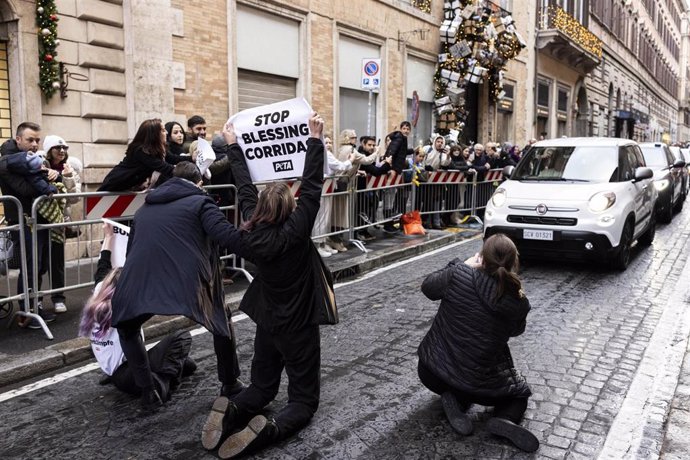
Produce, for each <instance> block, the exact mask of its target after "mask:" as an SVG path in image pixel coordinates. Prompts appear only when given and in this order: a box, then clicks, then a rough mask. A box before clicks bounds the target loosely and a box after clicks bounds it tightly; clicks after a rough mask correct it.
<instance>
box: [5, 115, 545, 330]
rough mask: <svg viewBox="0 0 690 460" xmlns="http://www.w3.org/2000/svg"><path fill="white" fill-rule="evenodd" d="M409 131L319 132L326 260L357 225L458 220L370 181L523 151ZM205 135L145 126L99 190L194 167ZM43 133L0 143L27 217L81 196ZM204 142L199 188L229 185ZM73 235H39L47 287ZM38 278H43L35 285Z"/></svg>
mask: <svg viewBox="0 0 690 460" xmlns="http://www.w3.org/2000/svg"><path fill="white" fill-rule="evenodd" d="M411 128H412V127H411V125H410V123H409V122H407V121H404V122H402V123H401V124H400V126H399V127H398V128H397V129H396V130H394V131H393V132H392V133H390V134H389V135H387V136H386V137H385V141H384V144H383V145H379V144H378V142H377V140H376V138H375V137H373V136H361V137H358V136H357V133H356V132H355V131H354V130H353V129H345V130H343V131H342V132H341V133H340V136H339V137H338V138H337V139H334V138H333V137H332V136H330V135H326V136H325V138H324V141H325V145H326V151H327V155H328V161H327V169H328V175H330V176H336V179H335V187H334V188H333V190H334V192H335V195H326V196H324V197H322V203H321V210H320V212H319V215H318V217H317V219H316V223H315V225H314V229H313V233H312V234H313V237H314V240H315V242H316V243H317V247H318V250H319V254H321V256H322V257H329V256H330V255H332V254H335V253H337V252H343V251H347V250H348V243H349V242H350V241H349V239H348V236H349V229H350V227H353V226H354V227H355V228H357V231H356V233H355V237H356V239H358V240H360V241H363V242H366V241H370V240H372V239H374V238H376V237H377V236H378V235H380V233H378V232H376V231H374V228H373V226H374V224H377V223H379V224H381V225H380V227H382V230H383V231H384V232H387V233H396V232H399V231H400V226H399V225H398V224H397V223H396V220H397V219H398V218H399V216H400V215H401V214H402V213H404V212H405V211H406V210H408V209H410V207H411V208H416V209H419V210H421V211H422V214H423V216H424V217H425V220H424V222H423V223H424V225H425V226H426V227H427V228H434V229H439V228H444V226H450V225H455V224H457V223H459V221H460V219H461V216H460V214H459V213H458V212H453V210H455V209H457V208H462V206H461V205H462V203H457V202H456V203H451V202H450V201H452V200H450V199H449V198H448V196H445V201H446V203H445V208H444V207H443V206H442V204H441V202H442V201H443V200H444V196H443V195H442V194H433V195H432V194H428V195H427V196H424V194H423V193H421V192H420V193H418V194H417V195H418V197H417V199H416V200H415V202H414V203H411V202H410V203H408V200H409V199H410V196H409V193H408V192H406V191H405V190H402V189H397V188H396V187H391V188H384V189H382V190H371V189H368V188H367V178H369V177H371V176H383V175H385V176H386V177H387V178H388V179H389V183H396V182H395V179H396V178H397V177H398V176H402V180H403V181H404V182H406V183H410V182H413V183H414V184H415V185H417V186H418V187H420V189H419V190H420V191H421V190H424V185H423V182H424V181H425V177H427V176H428V173H429V172H431V171H438V170H458V171H461V172H463V173H464V174H465V175H466V176H467V178H468V180H470V179H473V178H476V179H477V180H478V181H481V180H482V179H483V177H484V174H485V173H486V171H488V170H490V169H496V168H502V167H504V166H506V165H510V164H515V163H517V161H518V160H519V159H520V156H521V154H522V152H523V151H524V149H523V150H521V149H519V148H518V146H516V145H512V144H510V143H504V144H503V145H499V144H498V143H495V142H487V143H486V144H479V143H475V144H473V145H463V144H459V143H456V142H452V141H451V142H448V141H447V138H446V137H444V136H442V135H433V136H432V137H431V138H430V139H429V143H428V144H426V145H422V144H420V145H419V146H417V147H415V148H414V149H412V148H409V146H408V136H409V135H410V132H411ZM207 133H208V129H207V124H206V121H205V120H204V118H203V117H201V116H199V115H195V116H192V117H191V118H189V119H188V120H187V127H186V128H185V127H184V126H182V124H180V123H178V122H176V121H170V122H167V123H163V122H162V121H161V120H160V119H150V120H146V121H144V122H143V123H141V125H140V126H139V128H138V130H137V133H136V135H135V136H134V138H133V139H132V141H131V142H130V143H129V144H128V145H127V148H126V150H125V155H124V158H123V159H122V161H120V163H118V164H117V165H116V166H115V167H113V169H112V170H111V171H110V172H109V173H108V174H107V175H106V177H105V178H104V180H103V182H102V184H101V185H100V187H99V188H98V190H99V191H110V192H120V191H138V190H145V189H148V188H152V187H155V186H156V185H159V184H161V183H163V182H164V181H165V180H167V179H168V178H170V177H171V176H172V171H173V167H174V166H175V165H176V164H178V163H180V162H183V161H190V162H195V161H196V158H197V152H198V151H199V149H198V148H197V143H198V139H206V138H207ZM41 134H42V132H41V128H40V126H39V125H37V124H35V123H31V122H25V123H21V124H20V125H19V127H18V128H17V131H16V135H15V138H14V139H9V140H7V141H5V142H4V143H3V144H2V146H1V147H0V154H1V156H0V188H1V189H2V193H3V195H6V196H14V197H16V198H17V199H18V200H19V201H20V203H21V204H22V207H23V210H24V214H25V215H29V214H30V210H31V205H32V203H33V201H34V199H35V198H37V197H39V196H42V195H52V194H58V195H56V196H58V197H59V194H60V193H74V192H80V191H81V174H82V170H83V166H82V163H81V162H80V161H79V160H78V159H77V158H75V157H71V156H70V155H69V144H68V143H67V142H65V140H64V139H63V138H61V137H59V136H57V135H55V134H52V133H51V134H49V135H47V136H45V137H44V138H43V142H42V143H41ZM533 142H534V140H532V141H531V142H530V145H531V143H533ZM210 143H211V146H212V148H213V150H214V153H215V155H216V158H215V160H214V161H213V162H212V163H211V164H210V166H209V167H208V170H207V171H206V172H205V174H204V183H205V184H210V185H224V184H232V183H233V182H234V181H233V174H232V170H231V168H230V161H229V157H228V154H227V147H228V146H227V145H226V143H225V141H224V139H223V136H222V135H220V134H216V135H214V136H213V137H212V139H211V142H210ZM336 143H337V145H335V144H336ZM527 147H529V145H528V146H527ZM527 147H526V148H527ZM353 189H354V190H356V191H357V193H356V194H355V198H354V199H355V200H356V202H355V209H356V212H355V215H354V221H353V222H351V219H352V216H351V215H350V204H349V201H348V199H349V195H348V194H346V193H339V192H346V191H348V190H353ZM212 193H213V195H215V197H216V201H217V203H218V204H219V205H221V206H229V205H231V204H232V203H233V201H234V193H233V192H232V189H231V188H220V189H215V190H213V191H212ZM461 200H462V198H461ZM70 201H72V200H66V199H59V198H58V199H54V200H44V201H43V204H42V205H41V206H40V207H39V213H38V220H39V223H41V224H47V223H64V222H68V221H70V220H72V219H73V218H74V219H78V218H79V217H78V216H72V213H71V209H70V204H72V203H71V202H70ZM4 208H5V219H6V223H7V224H9V225H13V224H17V223H18V222H19V221H18V212H17V209H16V207H15V206H14V205H12V203H10V202H6V203H5V206H4ZM25 233H26V235H27V238H26V239H27V241H26V242H27V246H26V247H27V248H30V247H31V231H30V229H29V227H28V226H27V231H26V232H25ZM77 234H78V229H77V228H74V229H72V227H69V226H65V227H64V228H60V229H52V230H49V231H48V230H46V231H40V232H38V236H37V240H38V241H37V246H38V261H39V263H38V271H39V273H40V274H41V275H43V274H45V273H47V272H48V270H50V274H51V276H50V279H51V288H52V289H59V288H61V287H63V286H64V265H65V264H64V243H65V239H66V238H70V237H74V236H77ZM27 265H28V268H27V275H28V279H29V280H32V275H33V273H32V259H31V254H30V251H29V252H28V253H27ZM40 278H42V276H41V277H39V283H40ZM30 282H31V281H30ZM39 289H40V284H39ZM22 292H24V286H23V284H22V277H21V276H20V277H19V282H18V293H22ZM51 300H52V303H53V305H54V307H55V312H56V313H62V312H64V311H66V306H65V297H64V294H63V293H55V294H53V295H52V296H51ZM39 311H41V314H42V316H43V318H44V319H45V320H46V321H52V320H53V319H54V317H53V315H52V314H51V313H49V312H42V309H41V305H40V303H39ZM24 325H25V326H28V327H31V328H38V327H40V325H39V324H38V323H37V321H35V320H33V321H26V324H24Z"/></svg>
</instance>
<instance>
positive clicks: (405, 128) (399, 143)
mask: <svg viewBox="0 0 690 460" xmlns="http://www.w3.org/2000/svg"><path fill="white" fill-rule="evenodd" d="M411 130H412V125H411V124H410V122H409V121H403V122H402V123H400V129H399V130H397V131H393V132H392V133H390V134H389V135H388V138H389V139H390V140H391V143H390V144H388V148H387V149H386V153H385V155H384V158H388V157H392V160H391V171H390V172H389V173H388V174H389V175H390V176H391V178H393V179H394V178H395V177H397V176H399V175H401V174H402V171H403V169H405V167H406V166H407V155H408V153H412V152H410V150H409V149H408V148H407V136H408V135H409V134H410V131H411ZM404 190H405V189H401V190H400V193H397V192H398V189H397V188H390V189H386V190H385V191H384V199H383V203H384V207H383V217H385V218H386V219H388V218H392V217H394V216H395V215H396V214H402V213H403V211H404V210H405V203H406V202H407V195H406V193H405V192H404ZM383 230H384V231H386V232H388V233H393V232H396V231H397V229H396V228H395V225H394V223H393V221H392V220H389V221H388V222H386V223H384V224H383Z"/></svg>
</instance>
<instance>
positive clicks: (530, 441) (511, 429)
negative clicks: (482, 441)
mask: <svg viewBox="0 0 690 460" xmlns="http://www.w3.org/2000/svg"><path fill="white" fill-rule="evenodd" d="M486 430H487V431H488V432H489V433H491V434H495V435H496V436H501V437H502V438H506V439H508V440H509V441H510V442H512V443H513V444H515V446H516V447H517V448H518V449H520V450H523V451H525V452H536V450H537V449H539V440H538V439H537V437H536V436H534V434H532V432H531V431H529V430H528V429H527V428H525V427H523V426H520V425H517V424H515V423H513V422H511V421H510V420H507V419H504V418H499V417H493V418H491V419H489V421H488V422H486Z"/></svg>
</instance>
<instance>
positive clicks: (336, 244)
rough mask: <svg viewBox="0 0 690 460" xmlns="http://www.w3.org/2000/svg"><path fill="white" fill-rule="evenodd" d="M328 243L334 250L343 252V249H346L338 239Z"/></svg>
mask: <svg viewBox="0 0 690 460" xmlns="http://www.w3.org/2000/svg"><path fill="white" fill-rule="evenodd" d="M330 244H331V247H332V248H333V249H335V250H336V251H338V252H345V251H347V248H346V247H345V245H344V244H343V243H341V242H340V241H333V242H332V243H330Z"/></svg>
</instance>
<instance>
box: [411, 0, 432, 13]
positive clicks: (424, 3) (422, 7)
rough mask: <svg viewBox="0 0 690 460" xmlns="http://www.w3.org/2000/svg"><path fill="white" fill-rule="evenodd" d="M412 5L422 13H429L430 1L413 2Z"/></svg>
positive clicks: (419, 0) (416, 0) (414, 0)
mask: <svg viewBox="0 0 690 460" xmlns="http://www.w3.org/2000/svg"><path fill="white" fill-rule="evenodd" d="M412 4H413V5H414V6H415V7H417V9H418V10H421V11H423V12H424V13H431V0H413V2H412Z"/></svg>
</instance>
